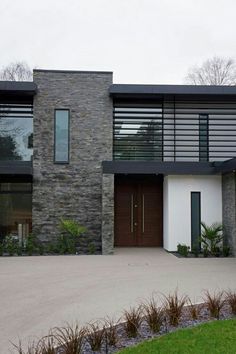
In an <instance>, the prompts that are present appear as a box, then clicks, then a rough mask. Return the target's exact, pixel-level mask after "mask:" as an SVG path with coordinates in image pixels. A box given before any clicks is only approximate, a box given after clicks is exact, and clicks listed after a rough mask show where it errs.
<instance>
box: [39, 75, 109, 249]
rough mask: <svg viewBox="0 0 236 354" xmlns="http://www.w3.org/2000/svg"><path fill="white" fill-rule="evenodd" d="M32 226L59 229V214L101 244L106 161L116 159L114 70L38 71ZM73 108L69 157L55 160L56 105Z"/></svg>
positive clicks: (43, 234) (50, 234) (49, 232)
mask: <svg viewBox="0 0 236 354" xmlns="http://www.w3.org/2000/svg"><path fill="white" fill-rule="evenodd" d="M34 82H35V83H36V84H37V86H38V93H37V95H36V96H35V99H34V159H33V174H34V182H33V232H34V233H35V234H36V235H37V236H38V237H39V238H40V239H41V240H43V241H47V240H51V239H53V238H55V237H56V236H57V235H58V225H59V220H60V218H67V219H75V220H78V221H79V222H81V224H83V225H84V226H86V227H87V229H88V233H87V235H86V238H85V240H84V242H83V244H82V247H83V248H84V247H85V248H86V245H88V244H89V243H90V242H93V243H94V244H95V245H96V248H97V250H101V245H102V240H101V229H102V166H101V162H102V161H103V160H112V100H111V98H110V97H109V93H108V89H109V86H110V85H111V84H112V73H110V72H107V73H103V72H100V73H99V72H58V71H46V70H45V71H42V70H35V71H34ZM60 108H66V109H69V110H70V163H69V164H55V163H54V110H55V109H60Z"/></svg>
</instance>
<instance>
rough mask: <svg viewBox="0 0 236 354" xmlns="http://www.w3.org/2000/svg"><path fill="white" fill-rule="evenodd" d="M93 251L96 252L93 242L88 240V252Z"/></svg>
mask: <svg viewBox="0 0 236 354" xmlns="http://www.w3.org/2000/svg"><path fill="white" fill-rule="evenodd" d="M95 252H96V247H95V244H94V243H93V242H90V243H89V245H88V253H89V254H95Z"/></svg>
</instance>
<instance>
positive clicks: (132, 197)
mask: <svg viewBox="0 0 236 354" xmlns="http://www.w3.org/2000/svg"><path fill="white" fill-rule="evenodd" d="M130 216H131V217H130V232H134V195H133V194H131V200H130Z"/></svg>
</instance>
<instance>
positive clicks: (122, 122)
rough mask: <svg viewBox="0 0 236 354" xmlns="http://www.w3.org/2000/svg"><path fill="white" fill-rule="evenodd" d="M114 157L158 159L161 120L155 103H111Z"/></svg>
mask: <svg viewBox="0 0 236 354" xmlns="http://www.w3.org/2000/svg"><path fill="white" fill-rule="evenodd" d="M113 137H114V139H113V158H114V160H157V161H161V160H162V151H163V123H162V105H161V103H159V102H143V103H142V102H140V103H138V102H137V103H132V102H131V103H130V104H129V103H126V102H115V107H114V113H113Z"/></svg>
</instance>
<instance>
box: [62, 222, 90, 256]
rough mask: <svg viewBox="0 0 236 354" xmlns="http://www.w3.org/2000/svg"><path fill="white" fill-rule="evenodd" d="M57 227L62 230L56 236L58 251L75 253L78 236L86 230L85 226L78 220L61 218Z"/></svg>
mask: <svg viewBox="0 0 236 354" xmlns="http://www.w3.org/2000/svg"><path fill="white" fill-rule="evenodd" d="M59 227H60V230H61V232H62V234H61V236H60V237H59V238H58V245H59V250H60V252H61V253H62V254H64V253H69V254H75V253H76V243H77V241H78V240H79V237H80V236H81V235H82V234H83V233H85V232H86V231H87V229H86V227H84V226H82V225H80V223H79V222H78V221H75V220H69V219H61V221H60V225H59Z"/></svg>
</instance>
